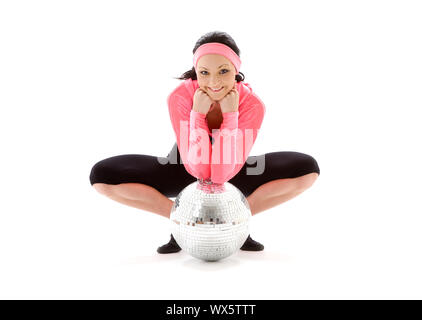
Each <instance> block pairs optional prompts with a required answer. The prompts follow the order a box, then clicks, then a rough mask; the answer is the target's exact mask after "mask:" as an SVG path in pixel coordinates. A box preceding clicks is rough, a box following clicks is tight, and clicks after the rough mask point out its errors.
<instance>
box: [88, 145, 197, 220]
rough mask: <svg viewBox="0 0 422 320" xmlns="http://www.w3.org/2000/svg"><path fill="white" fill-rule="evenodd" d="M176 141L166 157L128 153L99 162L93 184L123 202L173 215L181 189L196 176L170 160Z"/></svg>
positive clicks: (92, 177) (110, 196)
mask: <svg viewBox="0 0 422 320" xmlns="http://www.w3.org/2000/svg"><path fill="white" fill-rule="evenodd" d="M177 151H178V150H177V144H175V145H174V146H173V149H172V150H171V151H170V153H169V154H168V155H167V157H155V156H150V155H137V154H127V155H119V156H114V157H110V158H107V159H104V160H102V161H99V162H97V163H96V164H95V165H94V166H93V168H92V170H91V174H90V182H91V185H92V186H93V187H94V188H95V189H96V190H97V191H98V192H100V193H101V194H103V195H105V196H107V197H109V198H110V199H112V200H115V201H117V202H120V203H122V204H125V205H128V206H131V207H135V208H138V209H142V210H146V211H150V212H153V213H157V214H159V215H161V216H164V217H167V218H168V217H169V216H170V210H171V207H172V205H173V201H172V200H170V199H168V197H176V196H177V195H178V194H179V192H180V191H181V190H182V189H183V188H184V187H186V186H187V185H188V184H190V183H192V182H193V181H195V180H196V179H195V178H193V177H192V176H191V175H190V174H189V173H188V172H187V171H186V169H185V168H184V166H183V164H179V162H180V161H178V162H177V163H171V161H170V160H169V159H171V158H172V157H174V155H175V152H176V153H177Z"/></svg>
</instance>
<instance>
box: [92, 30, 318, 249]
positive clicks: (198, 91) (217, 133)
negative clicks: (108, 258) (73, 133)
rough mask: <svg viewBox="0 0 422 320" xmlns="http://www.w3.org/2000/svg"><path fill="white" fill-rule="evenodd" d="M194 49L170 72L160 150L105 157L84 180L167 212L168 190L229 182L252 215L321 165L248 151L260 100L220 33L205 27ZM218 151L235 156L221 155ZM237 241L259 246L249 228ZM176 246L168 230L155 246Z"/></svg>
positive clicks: (302, 184)
mask: <svg viewBox="0 0 422 320" xmlns="http://www.w3.org/2000/svg"><path fill="white" fill-rule="evenodd" d="M193 53H194V59H193V61H194V66H193V67H192V69H191V70H189V71H187V72H185V73H184V74H183V75H182V76H181V77H180V78H177V79H179V80H184V81H183V82H182V83H181V84H180V85H179V86H178V87H177V88H176V89H175V90H174V91H173V92H172V93H171V94H170V95H169V96H168V99H167V102H168V107H169V113H170V119H171V122H172V126H173V129H174V131H175V134H176V140H177V141H176V143H175V144H174V146H173V148H172V150H171V151H170V153H169V154H168V155H167V157H158V156H157V157H156V156H151V155H143V154H141V155H137V154H126V155H119V156H114V157H111V158H107V159H104V160H102V161H99V162H98V163H96V164H95V165H94V166H93V168H92V170H91V174H90V182H91V185H92V186H93V187H94V188H95V189H96V190H97V191H98V192H100V193H101V194H103V195H105V196H107V197H109V198H110V199H113V200H115V201H118V202H120V203H122V204H125V205H128V206H132V207H135V208H139V209H142V210H146V211H150V212H153V213H156V214H159V215H162V216H164V217H166V218H169V217H170V211H171V208H172V206H173V201H172V200H171V199H169V198H171V197H176V196H177V195H178V194H179V193H180V191H182V190H183V189H184V188H185V187H186V186H187V185H189V184H191V183H192V182H195V181H196V180H197V179H203V180H211V181H213V182H215V183H224V182H226V181H228V182H229V183H231V184H233V185H234V186H236V187H237V188H238V189H239V190H240V191H242V192H243V194H244V195H245V197H246V198H247V200H248V203H249V205H250V208H251V213H252V215H255V214H257V213H259V212H262V211H264V210H267V209H269V208H272V207H274V206H277V205H279V204H281V203H283V202H285V201H287V200H290V199H292V198H293V197H295V196H297V195H299V194H300V193H302V192H303V191H304V190H306V189H308V188H309V187H310V186H311V185H312V184H313V183H314V181H315V180H316V179H317V177H318V176H319V173H320V170H319V167H318V163H317V162H316V160H315V159H314V158H313V157H312V156H309V155H306V154H303V153H299V152H289V151H280V152H271V153H266V154H264V155H260V156H248V155H249V151H250V150H251V148H252V146H253V144H254V142H255V140H256V138H257V134H258V130H259V128H260V127H261V123H262V120H263V117H264V114H265V106H264V104H263V103H262V101H261V99H260V98H259V97H258V96H257V95H256V94H255V93H254V92H253V91H252V89H251V87H250V85H249V84H247V83H244V82H243V80H244V75H243V73H241V72H240V71H239V68H240V57H239V55H240V50H239V48H238V47H237V45H236V43H235V42H234V40H233V39H232V38H231V37H230V36H229V35H228V34H227V33H224V32H210V33H207V34H205V35H204V36H202V37H201V38H200V39H199V40H198V41H197V43H196V44H195V47H194V49H193ZM248 131H249V132H248ZM206 134H208V137H209V140H208V138H207V137H206ZM204 137H205V138H204ZM226 137H229V138H228V139H227V140H225V139H226ZM233 137H234V139H235V140H233ZM220 138H221V139H220ZM225 146H228V147H226V148H225ZM243 146H244V147H243ZM243 149H244V150H243ZM220 152H221V153H220ZM225 156H228V158H229V159H236V160H230V161H225V160H223V159H225V158H224V157H225ZM195 158H196V159H195ZM216 159H218V160H216ZM245 159H246V162H245ZM180 160H181V161H180ZM214 160H216V161H214ZM240 249H241V250H246V251H261V250H263V249H264V246H263V245H262V244H260V243H259V242H257V241H254V240H253V239H252V238H251V237H250V235H249V236H248V238H247V240H246V241H245V243H244V244H243V246H242V247H241V248H240ZM180 250H181V248H180V247H179V246H178V244H177V243H176V241H175V240H174V238H173V235H171V236H170V241H169V243H167V244H165V245H163V246H161V247H159V248H158V249H157V251H158V252H159V253H172V252H178V251H180Z"/></svg>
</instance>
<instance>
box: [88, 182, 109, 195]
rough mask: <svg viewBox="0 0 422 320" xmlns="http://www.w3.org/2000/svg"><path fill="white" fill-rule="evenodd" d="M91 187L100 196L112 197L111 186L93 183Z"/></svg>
mask: <svg viewBox="0 0 422 320" xmlns="http://www.w3.org/2000/svg"><path fill="white" fill-rule="evenodd" d="M92 186H93V188H94V189H95V190H97V191H98V192H99V193H100V194H102V195H105V196H107V197H109V196H112V195H114V191H113V185H110V184H106V183H101V182H97V183H93V184H92Z"/></svg>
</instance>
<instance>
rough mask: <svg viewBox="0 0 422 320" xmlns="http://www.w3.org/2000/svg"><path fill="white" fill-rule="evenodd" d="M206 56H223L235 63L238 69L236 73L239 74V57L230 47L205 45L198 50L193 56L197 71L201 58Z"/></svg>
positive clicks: (215, 44)
mask: <svg viewBox="0 0 422 320" xmlns="http://www.w3.org/2000/svg"><path fill="white" fill-rule="evenodd" d="M206 54H221V55H222V56H224V57H226V58H227V59H229V60H230V61H231V63H233V65H234V67H235V68H236V73H238V72H239V69H240V63H241V62H240V58H239V56H238V55H237V54H236V52H234V51H233V50H232V49H231V48H230V47H228V46H226V45H225V44H222V43H219V42H209V43H205V44H203V45H201V46H200V47H199V48H198V49H196V51H195V54H194V55H193V65H194V66H195V69H196V65H197V63H198V60H199V58H201V57H202V56H203V55H206Z"/></svg>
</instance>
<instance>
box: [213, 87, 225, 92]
mask: <svg viewBox="0 0 422 320" xmlns="http://www.w3.org/2000/svg"><path fill="white" fill-rule="evenodd" d="M210 90H211V91H212V92H220V91H221V90H223V87H221V88H220V89H218V90H214V89H213V88H210Z"/></svg>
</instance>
